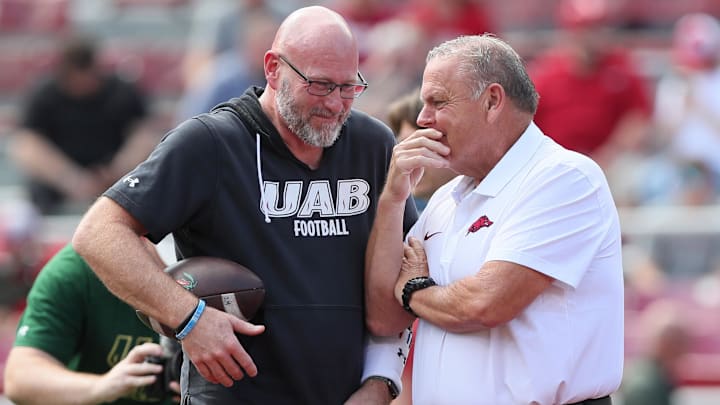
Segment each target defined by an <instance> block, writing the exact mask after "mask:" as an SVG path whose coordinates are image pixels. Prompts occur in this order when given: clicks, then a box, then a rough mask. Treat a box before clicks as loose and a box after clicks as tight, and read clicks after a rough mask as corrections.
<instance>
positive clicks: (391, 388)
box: [365, 375, 400, 399]
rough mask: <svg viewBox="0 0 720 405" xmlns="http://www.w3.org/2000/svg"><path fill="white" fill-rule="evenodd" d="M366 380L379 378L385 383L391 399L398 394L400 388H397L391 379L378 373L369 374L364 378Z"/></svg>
mask: <svg viewBox="0 0 720 405" xmlns="http://www.w3.org/2000/svg"><path fill="white" fill-rule="evenodd" d="M367 380H380V381H382V382H383V383H385V385H387V387H388V391H389V392H390V397H392V399H395V398H397V397H398V395H400V390H399V389H398V387H397V385H395V383H394V382H393V380H391V379H389V378H387V377H383V376H380V375H371V376H370V377H368V378H366V379H365V381H367Z"/></svg>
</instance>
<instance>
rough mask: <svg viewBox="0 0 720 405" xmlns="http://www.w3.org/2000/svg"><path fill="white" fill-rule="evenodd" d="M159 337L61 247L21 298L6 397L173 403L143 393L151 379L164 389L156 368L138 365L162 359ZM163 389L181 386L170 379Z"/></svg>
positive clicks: (124, 403)
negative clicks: (25, 302) (25, 297)
mask: <svg viewBox="0 0 720 405" xmlns="http://www.w3.org/2000/svg"><path fill="white" fill-rule="evenodd" d="M147 246H148V250H150V251H151V252H154V246H153V245H152V244H150V243H149V242H147ZM155 257H156V260H158V261H159V262H160V261H161V259H160V258H159V256H155ZM158 339H159V338H158V335H157V334H155V333H154V332H153V331H152V330H151V329H150V328H148V327H146V326H145V325H143V324H142V323H141V322H140V320H139V319H138V318H137V316H136V315H135V310H134V309H133V308H131V307H129V306H128V305H127V304H125V303H124V302H122V301H120V300H119V299H118V298H117V297H115V296H114V295H112V294H111V293H110V291H109V290H107V288H105V286H104V285H103V284H102V282H101V281H100V279H98V278H97V276H95V274H94V273H93V272H92V270H91V269H90V267H89V266H88V265H87V264H86V263H85V261H84V260H83V259H82V258H81V257H80V256H79V255H78V254H77V253H76V252H75V251H74V250H73V249H72V246H70V244H67V245H66V246H65V247H64V248H63V249H62V250H61V251H60V252H59V253H58V254H57V255H55V256H54V257H53V258H52V260H50V261H49V262H48V264H47V265H46V266H45V267H44V268H43V270H42V271H41V272H40V274H39V275H38V277H37V279H36V281H35V283H34V284H33V287H32V290H31V291H30V294H29V295H28V306H27V308H26V309H25V311H24V313H23V315H22V317H21V319H20V322H19V324H18V328H17V334H16V338H15V342H14V346H13V348H12V350H11V351H10V354H9V356H8V359H7V365H6V369H5V375H4V385H5V390H6V394H7V395H8V397H9V398H10V399H11V400H13V401H15V402H17V403H18V404H55V405H61V404H101V403H111V404H116V405H140V404H144V403H162V404H165V405H169V404H171V403H176V402H173V401H172V400H171V399H170V398H169V396H170V395H168V396H167V398H166V399H163V398H165V397H166V395H165V394H164V393H163V390H162V389H160V390H159V392H154V391H151V392H149V391H147V389H145V388H144V387H145V386H147V385H149V384H152V383H153V382H154V381H156V380H157V379H161V380H160V381H159V383H161V384H164V380H162V374H160V375H157V374H158V373H160V372H161V371H162V366H160V365H158V364H150V363H144V362H145V359H146V357H147V356H158V357H160V356H163V348H162V347H161V346H160V345H158V344H155V343H157V342H158ZM151 342H155V343H151ZM170 354H171V353H167V355H170ZM175 365H176V366H177V367H179V365H180V363H179V362H177V363H175ZM174 374H175V375H179V369H178V370H177V371H176V372H175V373H174ZM91 388H92V389H91ZM166 389H167V390H174V391H175V392H179V389H180V387H179V385H178V383H177V381H175V382H174V383H172V388H170V387H166Z"/></svg>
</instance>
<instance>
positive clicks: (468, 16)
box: [401, 0, 497, 45]
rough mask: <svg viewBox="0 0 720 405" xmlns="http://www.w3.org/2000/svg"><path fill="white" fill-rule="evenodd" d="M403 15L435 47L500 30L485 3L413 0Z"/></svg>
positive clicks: (465, 0)
mask: <svg viewBox="0 0 720 405" xmlns="http://www.w3.org/2000/svg"><path fill="white" fill-rule="evenodd" d="M401 13H402V14H403V15H404V18H407V19H408V20H409V21H410V22H412V23H413V24H415V25H416V26H418V27H421V28H422V30H423V31H424V33H425V35H426V36H427V37H428V38H429V40H430V42H431V44H432V45H435V44H437V43H439V42H442V41H444V40H447V39H451V38H455V37H457V36H459V35H478V34H484V33H486V32H491V33H495V32H496V30H497V27H496V26H495V25H494V23H493V21H494V20H493V19H492V18H491V15H490V12H489V10H488V7H487V5H486V1H485V0H409V1H407V2H406V3H405V6H404V8H403V10H402V11H401Z"/></svg>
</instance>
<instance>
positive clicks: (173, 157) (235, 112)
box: [105, 88, 417, 404]
mask: <svg viewBox="0 0 720 405" xmlns="http://www.w3.org/2000/svg"><path fill="white" fill-rule="evenodd" d="M262 91H263V89H261V88H251V89H249V90H248V91H247V92H246V93H245V94H243V95H242V96H241V97H239V98H235V99H232V100H230V102H228V103H224V104H221V105H219V106H218V107H216V108H215V109H214V110H213V111H212V112H210V113H208V114H202V115H199V116H197V117H194V118H192V119H190V120H188V121H186V122H184V123H182V124H181V125H180V126H178V127H177V128H176V129H174V130H172V131H171V132H169V133H168V134H167V135H166V136H165V138H163V141H162V142H161V143H160V144H159V145H158V146H157V148H156V149H155V150H154V151H153V153H152V154H151V156H150V157H149V158H148V160H146V161H145V162H143V163H142V164H140V165H139V166H138V167H137V168H136V169H135V170H134V171H132V172H131V173H130V174H129V175H128V176H126V177H125V178H123V179H121V180H120V181H118V182H117V183H116V184H115V185H114V186H113V187H111V189H110V190H108V191H107V192H106V193H105V195H106V196H108V197H110V198H112V199H113V200H115V201H116V202H117V203H119V204H120V205H121V206H123V207H124V208H125V209H126V210H128V211H129V212H130V213H131V214H132V215H133V216H135V217H136V218H137V219H138V220H139V221H140V222H141V223H142V224H143V226H145V228H146V229H147V230H148V233H149V235H148V237H150V239H151V240H153V241H159V240H160V239H162V238H163V237H164V236H165V235H166V234H168V233H172V234H173V237H174V239H175V244H176V249H177V253H178V258H187V257H192V256H215V257H222V258H226V259H230V260H233V261H235V262H238V263H241V264H243V265H245V266H247V267H248V268H250V269H251V270H253V271H254V272H256V273H257V274H258V275H259V276H260V278H262V279H263V281H264V283H265V286H266V291H267V294H266V299H265V303H264V306H263V310H262V311H261V313H260V315H258V317H256V319H253V320H252V321H253V322H255V323H262V324H264V325H266V331H265V332H264V333H263V334H261V335H259V336H257V337H248V336H242V337H241V342H242V344H243V346H244V347H245V349H246V350H247V351H248V353H249V354H250V355H251V356H252V358H253V360H254V361H255V364H256V365H257V367H258V375H257V377H255V378H245V379H243V380H241V381H239V382H237V383H235V385H234V387H233V388H232V390H233V391H234V398H236V399H237V400H236V401H235V400H234V401H233V403H243V404H245V403H247V404H341V403H343V401H345V400H346V399H347V398H348V397H349V396H350V395H351V394H352V393H353V392H354V391H355V390H356V389H357V388H358V387H359V384H360V378H361V374H362V369H363V348H364V338H365V335H366V333H367V331H366V329H365V323H364V298H363V295H364V294H363V272H364V255H365V249H366V245H367V240H368V236H369V233H370V228H371V226H372V222H373V218H374V216H375V212H376V209H377V201H378V197H379V195H380V192H381V191H382V187H383V184H384V181H385V176H386V172H387V168H388V165H389V162H390V156H391V154H392V148H393V145H394V143H395V141H394V137H393V134H392V132H391V131H390V130H389V128H387V126H385V125H384V124H382V123H381V122H380V121H378V120H377V119H374V118H372V117H369V116H368V115H366V114H364V113H362V112H360V111H356V110H353V111H352V112H351V115H350V117H349V118H348V120H347V122H346V123H345V125H344V127H343V129H342V132H341V134H340V136H339V138H338V140H337V142H336V143H335V144H334V145H333V146H331V147H328V148H325V150H324V152H323V156H322V160H321V162H320V166H319V167H318V168H317V169H315V170H313V169H310V168H309V167H308V166H307V165H305V164H304V163H302V162H301V161H299V160H297V159H296V158H295V157H294V156H293V155H292V153H291V152H290V150H289V149H288V148H287V147H286V145H285V143H284V142H283V141H282V138H281V137H280V135H279V134H278V132H277V131H276V130H275V128H274V127H273V125H272V124H271V122H270V120H269V119H268V118H267V116H266V115H265V114H264V113H263V111H262V110H261V108H260V103H259V100H258V96H259V95H260V94H262ZM258 157H260V165H258ZM261 183H262V184H263V185H264V196H262V195H261V191H260V186H259V185H260V184H261ZM262 201H265V202H266V203H265V204H262ZM261 207H262V209H261ZM266 214H267V215H266ZM416 219H417V213H416V210H415V206H414V204H413V203H412V200H411V199H410V200H409V201H408V207H407V209H406V212H405V226H404V227H405V230H406V231H407V230H408V229H409V228H410V226H411V225H412V223H414V221H415V220H416ZM189 378H190V394H191V396H199V397H202V396H203V395H201V392H199V391H204V390H224V389H225V388H224V387H222V386H220V385H216V386H212V387H209V386H207V383H205V384H202V382H201V381H199V380H198V379H201V378H202V377H200V376H199V375H198V374H197V372H196V371H195V370H190V377H189ZM203 403H204V402H203Z"/></svg>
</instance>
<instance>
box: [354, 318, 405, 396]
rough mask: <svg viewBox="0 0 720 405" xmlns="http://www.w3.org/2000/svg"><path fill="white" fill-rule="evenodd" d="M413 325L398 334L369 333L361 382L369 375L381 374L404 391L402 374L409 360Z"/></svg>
mask: <svg viewBox="0 0 720 405" xmlns="http://www.w3.org/2000/svg"><path fill="white" fill-rule="evenodd" d="M411 340H412V326H409V327H408V328H407V329H405V330H404V331H403V332H402V333H401V334H400V335H398V336H390V337H379V336H373V335H369V337H368V340H367V343H366V344H365V368H364V369H363V375H362V380H361V382H365V380H367V379H368V378H369V377H372V376H381V377H386V378H389V379H391V380H392V381H393V382H394V383H395V386H397V388H398V390H399V391H402V382H401V381H400V380H401V376H402V373H403V369H404V368H405V362H406V361H407V356H408V351H409V350H410V342H411Z"/></svg>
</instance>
